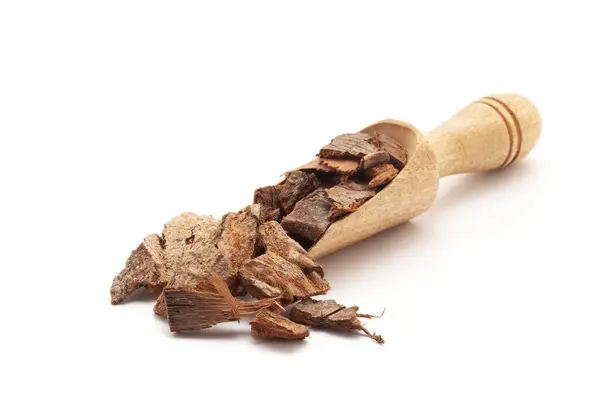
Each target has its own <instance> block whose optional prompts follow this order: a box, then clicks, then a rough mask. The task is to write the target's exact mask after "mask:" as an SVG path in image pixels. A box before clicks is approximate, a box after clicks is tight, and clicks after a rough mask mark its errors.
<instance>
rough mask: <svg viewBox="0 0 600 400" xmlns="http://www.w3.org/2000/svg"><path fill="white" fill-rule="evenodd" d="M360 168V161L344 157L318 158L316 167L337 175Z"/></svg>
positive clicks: (352, 172) (350, 172)
mask: <svg viewBox="0 0 600 400" xmlns="http://www.w3.org/2000/svg"><path fill="white" fill-rule="evenodd" d="M359 168H360V161H357V160H350V159H344V158H320V159H319V164H318V166H317V169H318V170H319V171H325V172H332V173H335V174H339V175H352V174H354V173H355V172H356V171H358V169H359Z"/></svg>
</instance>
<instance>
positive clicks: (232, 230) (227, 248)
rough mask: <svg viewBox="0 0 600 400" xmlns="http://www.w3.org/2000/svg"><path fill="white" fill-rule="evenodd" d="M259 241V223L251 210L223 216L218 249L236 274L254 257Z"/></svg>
mask: <svg viewBox="0 0 600 400" xmlns="http://www.w3.org/2000/svg"><path fill="white" fill-rule="evenodd" d="M259 207H260V206H259ZM257 239H258V221H257V219H256V218H255V217H254V215H253V214H252V212H251V211H250V210H249V209H244V210H242V211H240V212H237V213H229V214H226V215H225V216H223V220H222V222H221V234H220V239H219V242H218V243H217V247H218V248H219V250H220V251H221V253H223V255H224V256H225V258H226V259H227V261H228V263H229V266H230V267H231V268H232V269H234V270H235V271H236V273H237V270H238V269H239V268H240V267H241V266H242V265H244V264H245V263H246V261H248V260H250V259H251V258H252V257H254V253H255V252H256V245H257Z"/></svg>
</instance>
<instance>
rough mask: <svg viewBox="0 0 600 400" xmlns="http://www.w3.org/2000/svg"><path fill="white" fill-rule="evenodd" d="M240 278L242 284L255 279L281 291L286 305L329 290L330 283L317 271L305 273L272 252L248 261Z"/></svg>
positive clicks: (241, 271) (241, 270)
mask: <svg viewBox="0 0 600 400" xmlns="http://www.w3.org/2000/svg"><path fill="white" fill-rule="evenodd" d="M240 277H241V279H242V282H244V281H246V282H248V281H250V279H255V280H258V281H261V282H264V283H266V284H267V285H269V286H271V287H273V288H277V289H279V290H280V291H281V296H282V299H281V301H282V302H283V303H284V304H290V303H292V302H294V301H296V300H299V299H303V298H305V297H309V296H314V295H317V294H324V293H326V292H327V291H328V290H329V283H328V282H327V281H326V280H325V279H324V278H322V277H321V276H320V275H319V274H318V273H316V272H315V271H310V272H308V273H305V272H304V271H303V270H302V269H301V268H300V267H299V266H297V265H294V264H292V263H290V262H288V261H286V260H285V259H284V258H282V257H281V256H278V255H277V254H275V253H273V252H270V251H267V252H266V253H265V254H263V255H261V256H259V257H256V258H254V259H253V260H250V261H248V262H247V263H246V264H245V265H244V266H243V267H242V268H241V269H240ZM259 297H261V296H259Z"/></svg>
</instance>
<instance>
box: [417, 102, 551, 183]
mask: <svg viewBox="0 0 600 400" xmlns="http://www.w3.org/2000/svg"><path fill="white" fill-rule="evenodd" d="M540 132H541V117H540V114H539V112H538V110H537V108H536V107H535V106H534V105H533V103H531V102H530V101H529V100H528V99H526V98H525V97H523V96H519V95H516V94H508V93H505V94H494V95H491V96H486V97H482V98H481V99H479V100H477V101H475V102H473V103H472V104H470V105H469V106H467V107H465V108H464V109H463V110H461V111H460V112H458V113H457V114H456V115H454V116H453V117H452V118H450V119H449V120H448V121H446V122H445V123H444V124H442V125H441V126H439V127H438V128H436V129H434V130H433V131H432V132H431V133H430V134H429V135H428V141H429V142H430V144H431V145H432V147H433V149H434V151H435V153H436V157H437V158H438V167H439V170H440V176H447V175H453V174H459V173H464V172H477V171H489V170H492V169H497V168H504V167H507V166H509V165H511V164H512V163H514V162H515V161H518V160H520V159H522V158H523V157H525V156H526V155H527V154H528V153H529V152H530V151H531V150H532V149H533V147H534V146H535V144H536V143H537V141H538V138H539V136H540Z"/></svg>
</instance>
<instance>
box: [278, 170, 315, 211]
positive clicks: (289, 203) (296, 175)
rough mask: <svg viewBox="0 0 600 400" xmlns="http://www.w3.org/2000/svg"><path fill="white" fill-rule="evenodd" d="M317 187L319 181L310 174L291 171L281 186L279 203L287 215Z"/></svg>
mask: <svg viewBox="0 0 600 400" xmlns="http://www.w3.org/2000/svg"><path fill="white" fill-rule="evenodd" d="M318 186H319V180H318V179H317V177H316V176H315V174H312V173H308V174H307V173H304V172H302V171H292V172H290V174H289V175H288V177H287V179H286V180H285V182H284V183H283V184H282V185H281V190H280V192H279V201H280V202H281V206H282V207H283V209H284V210H285V212H286V213H287V214H289V213H290V212H291V211H292V210H293V209H294V206H295V205H296V203H297V202H298V201H300V200H301V199H302V198H304V197H305V196H306V195H308V194H309V193H310V192H312V191H313V190H315V189H316V188H317V187H318Z"/></svg>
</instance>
